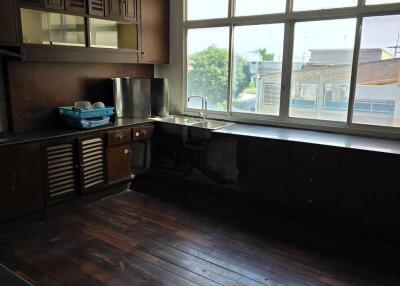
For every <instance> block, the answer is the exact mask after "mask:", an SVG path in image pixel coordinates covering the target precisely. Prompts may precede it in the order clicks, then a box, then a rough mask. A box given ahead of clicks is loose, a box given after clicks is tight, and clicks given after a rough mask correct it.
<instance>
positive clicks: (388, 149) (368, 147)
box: [213, 124, 400, 155]
mask: <svg viewBox="0 0 400 286" xmlns="http://www.w3.org/2000/svg"><path fill="white" fill-rule="evenodd" d="M213 133H215V134H229V135H237V136H248V137H256V138H264V139H272V140H283V141H289V142H300V143H309V144H316V145H324V146H331V147H340V148H348V149H355V150H364V151H372V152H380V153H388V154H396V155H400V140H394V139H378V138H370V137H363V136H356V135H341V134H335V133H328V132H321V131H308V130H300V129H291V128H280V127H267V126H258V125H249V124H233V125H230V126H228V127H225V128H222V129H217V130H215V131H213Z"/></svg>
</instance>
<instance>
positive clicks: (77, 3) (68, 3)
mask: <svg viewBox="0 0 400 286" xmlns="http://www.w3.org/2000/svg"><path fill="white" fill-rule="evenodd" d="M86 4H87V3H86V0H65V8H66V10H67V11H70V12H73V13H77V14H80V15H85V14H86Z"/></svg>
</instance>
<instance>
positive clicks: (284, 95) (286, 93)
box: [279, 22, 294, 121]
mask: <svg viewBox="0 0 400 286" xmlns="http://www.w3.org/2000/svg"><path fill="white" fill-rule="evenodd" d="M293 41H294V22H287V23H286V24H285V38H284V53H283V54H284V57H283V66H282V79H281V100H280V110H279V117H280V119H281V120H283V121H287V120H288V118H289V105H290V104H289V103H290V89H291V88H290V86H291V72H292V57H293Z"/></svg>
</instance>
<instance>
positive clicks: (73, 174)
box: [43, 140, 79, 204]
mask: <svg viewBox="0 0 400 286" xmlns="http://www.w3.org/2000/svg"><path fill="white" fill-rule="evenodd" d="M43 153H44V158H45V174H46V181H47V183H46V202H47V204H52V203H55V202H58V201H62V200H64V199H67V198H70V197H73V196H74V195H76V194H77V191H78V189H79V183H78V172H77V170H78V160H77V149H76V143H75V141H74V140H68V141H57V142H48V143H46V144H44V145H43Z"/></svg>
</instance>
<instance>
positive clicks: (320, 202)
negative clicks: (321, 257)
mask: <svg viewBox="0 0 400 286" xmlns="http://www.w3.org/2000/svg"><path fill="white" fill-rule="evenodd" d="M339 155H340V150H338V149H336V148H333V147H323V146H316V145H311V144H301V143H295V144H291V148H290V172H289V178H290V179H289V185H290V186H289V204H290V206H291V208H292V209H293V210H295V211H297V212H300V213H302V214H304V215H307V216H311V217H312V218H315V219H325V218H333V217H334V212H335V201H336V192H337V184H338V174H339Z"/></svg>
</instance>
